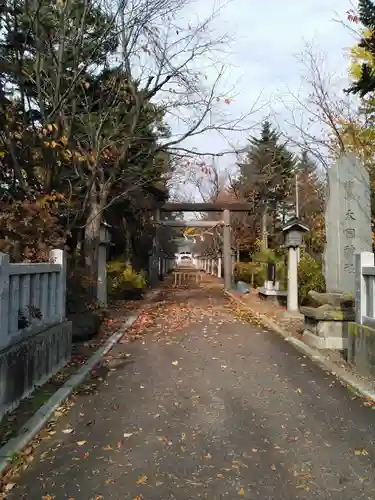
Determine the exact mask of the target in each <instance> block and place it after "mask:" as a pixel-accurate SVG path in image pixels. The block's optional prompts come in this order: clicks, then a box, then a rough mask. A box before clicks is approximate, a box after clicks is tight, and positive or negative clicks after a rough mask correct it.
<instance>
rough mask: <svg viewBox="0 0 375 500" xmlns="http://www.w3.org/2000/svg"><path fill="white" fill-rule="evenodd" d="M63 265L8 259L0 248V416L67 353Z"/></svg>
mask: <svg viewBox="0 0 375 500" xmlns="http://www.w3.org/2000/svg"><path fill="white" fill-rule="evenodd" d="M65 298H66V264H65V255H64V252H63V251H62V250H52V251H51V262H50V263H37V264H26V263H22V264H13V263H10V262H9V256H8V255H6V254H3V253H0V418H1V417H2V416H3V415H4V413H5V412H7V411H9V410H11V409H12V408H14V407H15V406H17V404H18V403H19V401H20V400H21V399H22V398H23V397H25V396H27V395H28V394H30V393H31V392H32V390H33V389H34V388H35V387H36V386H38V385H40V384H42V383H43V382H44V381H46V380H48V378H49V377H51V375H53V374H54V373H56V372H57V371H58V370H59V369H60V368H61V367H62V366H63V365H64V364H65V363H66V362H67V361H68V360H69V358H70V352H71V323H69V322H68V321H66V318H65Z"/></svg>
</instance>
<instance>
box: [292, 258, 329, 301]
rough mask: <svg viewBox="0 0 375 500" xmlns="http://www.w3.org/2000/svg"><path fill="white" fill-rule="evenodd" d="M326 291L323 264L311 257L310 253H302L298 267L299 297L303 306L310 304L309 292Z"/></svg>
mask: <svg viewBox="0 0 375 500" xmlns="http://www.w3.org/2000/svg"><path fill="white" fill-rule="evenodd" d="M310 290H315V291H316V292H324V291H325V280H324V276H323V272H322V263H321V262H320V261H319V260H317V259H314V258H313V257H311V255H309V254H308V253H304V252H303V253H302V252H301V258H300V261H299V266H298V295H299V301H300V303H301V304H302V305H307V304H308V303H309V296H308V292H309V291H310Z"/></svg>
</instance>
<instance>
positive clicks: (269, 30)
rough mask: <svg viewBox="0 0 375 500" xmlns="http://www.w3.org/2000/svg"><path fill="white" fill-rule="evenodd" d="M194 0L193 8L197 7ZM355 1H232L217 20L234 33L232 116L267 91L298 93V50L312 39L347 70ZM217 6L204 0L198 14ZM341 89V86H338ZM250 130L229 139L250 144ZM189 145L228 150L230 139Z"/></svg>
mask: <svg viewBox="0 0 375 500" xmlns="http://www.w3.org/2000/svg"><path fill="white" fill-rule="evenodd" d="M197 5H198V4H197V3H195V4H194V5H193V6H192V7H191V8H192V9H195V8H196V6H197ZM351 7H352V5H351V2H350V0H329V1H328V0H309V1H306V0H305V1H303V0H289V2H282V1H280V0H233V1H231V2H230V3H228V5H226V6H225V7H224V8H223V9H222V10H221V13H220V16H219V18H218V19H217V20H215V23H216V31H217V32H218V33H223V34H224V33H230V34H233V42H232V45H231V47H230V51H231V55H230V56H229V57H227V61H228V62H229V68H228V71H227V81H226V84H227V86H228V88H231V87H232V86H233V85H234V84H236V92H235V95H234V96H232V95H228V98H231V104H230V105H229V106H227V107H226V108H225V111H226V112H227V113H230V114H231V115H232V116H233V118H235V117H236V116H238V115H239V114H240V113H241V112H246V110H248V109H250V108H251V106H252V103H253V102H254V101H255V100H256V99H257V97H258V96H259V94H260V92H263V100H264V102H267V101H268V100H269V99H272V97H275V96H277V95H280V93H283V92H286V89H287V88H290V89H291V90H292V91H293V92H295V93H297V92H298V91H299V89H300V79H301V76H302V72H303V68H302V66H301V64H300V63H299V62H298V60H297V57H296V55H297V54H299V53H301V52H302V51H303V49H304V45H305V43H306V42H308V41H312V40H313V41H314V45H316V46H318V47H319V49H320V50H321V51H322V52H323V53H326V54H327V67H328V68H329V70H332V71H334V72H336V73H338V74H340V75H343V76H345V75H346V73H347V65H348V62H347V59H346V56H345V49H346V48H347V47H349V46H351V45H353V43H354V37H353V34H352V33H351V32H350V30H348V29H347V28H345V26H343V25H342V24H340V22H337V20H338V19H339V18H341V19H342V20H346V11H348V10H349V9H350V8H351ZM211 10H212V2H211V0H200V2H199V15H205V14H207V13H209V12H210V11H211ZM338 90H341V89H338ZM268 113H269V109H268V108H267V107H265V108H264V109H263V110H262V111H260V112H259V113H258V114H257V115H255V116H254V117H253V120H254V122H257V121H259V120H261V119H262V117H264V116H265V115H267V114H268ZM246 136H247V134H246V133H232V134H226V137H227V138H228V139H229V140H230V143H235V144H236V145H239V144H245V143H246ZM187 144H188V145H189V146H190V147H196V148H197V149H198V150H201V149H203V148H204V150H205V151H207V150H209V151H211V152H213V153H218V152H220V151H223V150H227V149H228V140H226V138H225V137H223V136H220V135H218V134H214V133H210V134H206V135H204V136H196V137H194V138H191V139H190V140H189V141H188V142H187ZM233 162H234V158H233V157H232V158H231V157H225V158H222V159H220V161H219V164H220V166H221V168H228V167H229V166H230V165H231V164H233Z"/></svg>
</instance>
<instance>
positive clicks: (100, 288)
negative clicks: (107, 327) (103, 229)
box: [96, 243, 107, 306]
mask: <svg viewBox="0 0 375 500" xmlns="http://www.w3.org/2000/svg"><path fill="white" fill-rule="evenodd" d="M96 298H97V300H98V301H99V302H100V303H102V304H104V305H105V306H107V244H106V243H99V249H98V283H97V292H96Z"/></svg>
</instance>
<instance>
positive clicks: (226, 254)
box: [223, 209, 232, 290]
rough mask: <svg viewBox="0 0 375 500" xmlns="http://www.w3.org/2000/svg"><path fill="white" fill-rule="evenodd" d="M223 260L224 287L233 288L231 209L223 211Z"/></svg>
mask: <svg viewBox="0 0 375 500" xmlns="http://www.w3.org/2000/svg"><path fill="white" fill-rule="evenodd" d="M223 220H224V229H223V260H224V288H225V289H226V290H230V289H231V288H232V248H231V241H230V240H231V238H230V236H231V235H230V210H228V209H225V210H224V211H223Z"/></svg>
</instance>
